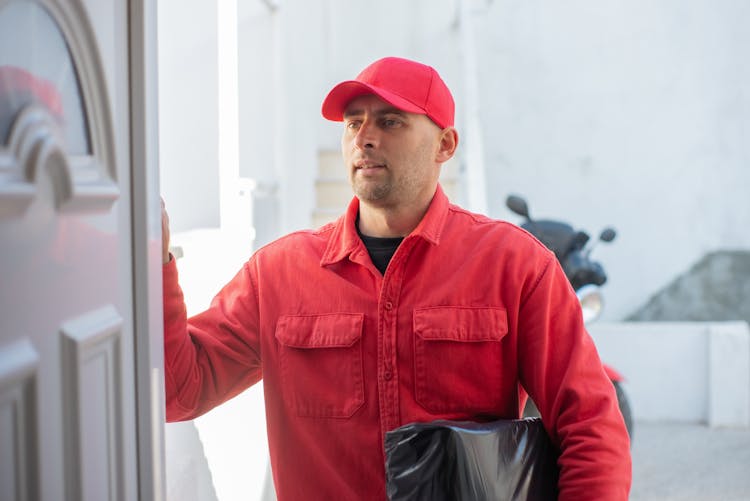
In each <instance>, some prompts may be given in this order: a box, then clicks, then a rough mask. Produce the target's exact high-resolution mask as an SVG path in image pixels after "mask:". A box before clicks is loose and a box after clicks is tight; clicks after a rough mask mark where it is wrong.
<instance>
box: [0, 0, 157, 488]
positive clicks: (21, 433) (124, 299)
mask: <svg viewBox="0 0 750 501" xmlns="http://www.w3.org/2000/svg"><path fill="white" fill-rule="evenodd" d="M131 7H132V6H131V5H129V2H127V1H126V0H86V1H76V0H44V1H39V0H37V1H30V0H0V500H2V501H6V500H8V501H10V500H13V501H19V500H61V499H65V500H69V501H104V500H129V499H137V498H139V497H141V498H151V497H159V495H158V488H154V487H153V486H152V485H151V484H153V483H158V481H154V480H153V478H152V477H154V476H158V473H156V474H154V473H153V471H150V472H146V474H145V477H144V478H146V480H145V482H147V483H149V486H150V487H149V490H150V493H151V495H148V494H146V495H145V496H144V490H143V488H142V484H143V482H144V480H139V476H144V470H143V467H142V466H143V465H142V463H144V462H145V463H147V464H148V465H149V468H150V469H151V470H158V462H159V461H158V458H157V459H156V460H153V457H154V455H153V451H151V450H143V449H144V447H150V445H149V444H151V441H152V439H153V428H154V427H153V426H151V424H152V423H149V421H148V418H146V419H144V415H148V414H149V413H148V412H146V413H145V414H144V408H146V409H147V410H148V409H150V406H155V407H157V408H158V407H159V406H158V403H157V404H154V402H153V399H151V398H150V395H149V394H148V391H151V390H148V388H147V387H148V381H150V380H149V377H151V376H152V374H150V373H151V372H155V371H151V368H150V367H148V363H143V361H141V365H140V366H138V365H137V360H139V358H143V356H144V353H146V354H148V351H144V348H143V347H142V346H139V345H138V343H136V335H135V332H137V331H138V330H139V329H140V327H139V325H140V324H143V322H142V321H140V320H139V317H138V316H136V308H135V306H134V304H138V302H139V299H138V294H136V292H137V291H138V290H139V287H143V286H141V285H138V284H137V283H136V282H138V281H139V280H140V279H139V276H140V277H143V276H144V271H143V270H144V269H145V268H146V266H145V265H144V263H140V262H139V259H141V260H143V259H147V258H145V257H144V256H146V253H143V254H140V253H138V252H137V249H138V246H137V245H136V243H138V242H136V241H137V240H139V241H140V240H143V237H146V239H148V235H146V234H147V233H148V232H147V231H146V230H144V229H141V230H139V229H138V228H140V227H142V226H143V225H142V224H141V222H140V221H138V218H139V214H141V215H142V214H143V213H144V211H143V210H134V200H138V199H139V197H140V195H139V194H138V193H136V192H137V191H138V190H139V189H141V188H142V185H143V183H142V182H141V181H138V179H141V180H142V179H143V178H144V176H143V173H142V172H141V173H135V172H134V169H133V168H132V167H131V165H133V163H132V160H133V158H131V157H136V156H139V155H140V154H141V153H142V152H141V153H139V152H138V149H137V148H135V149H134V146H135V143H134V141H133V138H134V135H137V134H138V133H136V132H133V133H131V126H134V125H139V126H140V125H142V124H138V123H134V119H133V116H134V115H133V106H136V105H138V106H140V105H141V104H142V102H141V101H140V100H139V99H133V96H132V95H131V90H130V89H131V84H130V78H131V77H132V76H133V74H134V73H133V71H132V69H131V60H130V56H131V48H130V46H129V44H131V43H132V42H131V41H130V37H131V32H130V31H129V30H131V29H132V28H131V26H130V24H129V14H130V13H131V12H129V9H130V8H131ZM140 42H142V40H141V41H140ZM136 66H137V65H136ZM133 103H135V104H133ZM136 122H137V120H136ZM131 134H133V135H131ZM134 152H135V153H134ZM146 177H148V176H146ZM131 183H132V184H131ZM139 183H140V184H139ZM141 198H142V197H141ZM151 198H153V197H151ZM156 199H157V201H158V196H157V197H156ZM144 205H147V204H144ZM139 231H141V232H142V233H143V235H140V234H139V233H138V232H139ZM152 233H153V232H152ZM144 242H146V241H145V240H144ZM146 243H147V242H146ZM147 278H148V277H147V276H146V279H147ZM141 281H143V280H141ZM142 336H143V335H142V334H139V337H141V339H146V340H145V341H143V343H145V344H148V343H149V341H147V339H148V338H143V337H142ZM139 367H140V368H139ZM144 374H145V377H144ZM153 381H158V374H157V375H156V377H155V378H154V379H153ZM144 387H145V388H147V392H145V393H144V392H143V391H141V390H142V389H143V388H144ZM139 391H140V393H139ZM152 393H153V394H158V391H156V392H152ZM153 414H154V413H153V412H152V413H151V415H153ZM156 414H158V412H157V413H156ZM144 437H145V438H144ZM139 440H140V442H139ZM139 444H140V447H139ZM156 450H158V447H157V448H156ZM139 458H140V459H139ZM143 458H150V459H146V460H145V461H144V459H143ZM139 470H140V471H139ZM155 493H156V494H155Z"/></svg>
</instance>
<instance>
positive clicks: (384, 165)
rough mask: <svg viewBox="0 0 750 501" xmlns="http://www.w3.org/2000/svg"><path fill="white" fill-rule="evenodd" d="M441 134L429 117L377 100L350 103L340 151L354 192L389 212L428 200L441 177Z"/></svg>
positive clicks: (361, 100)
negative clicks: (392, 209) (391, 209)
mask: <svg viewBox="0 0 750 501" xmlns="http://www.w3.org/2000/svg"><path fill="white" fill-rule="evenodd" d="M440 133H441V130H440V128H439V127H438V126H437V125H435V123H434V122H432V120H430V119H429V118H427V117H426V116H425V115H419V114H414V113H407V112H404V111H401V110H399V109H397V108H394V107H393V106H392V105H390V104H388V103H386V102H385V101H383V100H382V99H380V98H378V97H377V96H374V95H366V96H361V97H358V98H356V99H354V100H352V101H351V102H350V103H349V105H348V106H347V107H346V110H345V111H344V134H343V136H342V138H341V150H342V153H343V156H344V163H345V165H346V167H347V169H348V170H349V180H350V182H351V184H352V188H353V190H354V194H355V195H356V196H357V197H358V198H359V199H360V200H361V201H362V202H363V203H367V204H370V205H373V206H377V207H385V208H401V207H405V206H407V205H408V204H410V203H414V202H415V201H420V202H423V201H424V200H425V199H426V200H430V199H431V198H432V195H433V194H434V192H435V187H436V186H437V182H438V177H439V175H440V163H439V162H438V151H439V148H440Z"/></svg>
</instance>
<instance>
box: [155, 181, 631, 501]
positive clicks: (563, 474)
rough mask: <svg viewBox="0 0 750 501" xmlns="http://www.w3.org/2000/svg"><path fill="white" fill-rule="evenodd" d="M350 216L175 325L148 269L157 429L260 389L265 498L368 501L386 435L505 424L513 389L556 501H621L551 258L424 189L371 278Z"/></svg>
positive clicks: (245, 273)
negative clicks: (545, 441)
mask: <svg viewBox="0 0 750 501" xmlns="http://www.w3.org/2000/svg"><path fill="white" fill-rule="evenodd" d="M358 208H359V204H358V201H357V199H356V198H355V199H354V200H353V201H352V203H351V204H350V206H349V209H348V210H347V212H346V214H345V215H344V216H342V217H341V218H340V219H339V220H338V221H336V222H335V223H332V224H328V225H326V226H324V227H322V228H320V229H318V230H316V231H301V232H297V233H293V234H291V235H288V236H286V237H283V238H281V239H279V240H277V241H275V242H273V243H271V244H269V245H267V246H265V247H263V248H261V249H260V250H258V251H257V252H256V253H255V254H254V255H253V256H252V257H251V258H250V260H249V261H248V262H247V263H246V264H245V265H244V266H243V267H242V269H241V270H240V271H239V273H238V274H237V275H236V276H235V277H234V278H233V279H232V281H231V282H229V284H227V285H226V286H225V287H224V288H223V289H222V290H221V292H219V294H218V295H217V296H216V297H215V298H214V300H213V301H212V303H211V306H210V308H209V309H208V310H207V311H205V312H204V313H201V314H199V315H196V316H194V317H192V318H190V319H186V313H185V306H184V302H183V298H182V292H181V291H180V288H179V286H178V283H177V269H176V267H175V264H174V260H172V261H171V262H170V263H169V264H167V265H165V266H164V327H165V369H166V370H165V372H166V390H167V417H168V419H169V420H170V421H176V420H184V419H191V418H194V417H196V416H199V415H200V414H202V413H204V412H206V411H208V410H210V409H211V408H213V407H215V406H216V405H218V404H220V403H222V402H224V401H226V400H227V399H229V398H231V397H232V396H234V395H237V394H238V393H239V392H241V391H243V390H244V389H246V388H247V387H248V386H250V385H252V384H253V383H256V382H258V381H259V380H261V379H262V380H263V384H264V394H265V400H266V415H267V427H268V437H269V447H270V454H271V465H272V469H273V476H274V483H275V486H276V491H277V495H278V498H279V499H280V500H303V499H304V500H311V499H321V500H333V499H336V500H350V499H351V500H365V499H376V500H383V499H385V497H386V495H385V474H384V462H385V458H384V450H383V439H384V434H385V432H386V431H388V430H391V429H393V428H396V427H398V426H401V425H404V424H407V423H411V422H426V421H432V420H435V419H458V420H480V421H489V420H494V419H501V418H517V417H519V415H520V406H521V405H522V402H521V400H522V398H521V397H519V384H520V385H522V386H523V387H524V388H525V389H526V390H527V391H528V393H529V394H530V395H531V396H532V398H533V399H534V401H535V402H536V404H537V407H538V408H539V410H540V412H541V415H542V416H543V420H544V424H545V427H546V428H547V430H548V432H549V434H550V436H551V438H552V440H553V442H554V443H556V444H557V445H558V446H559V447H560V450H561V455H560V459H559V465H560V468H561V471H560V478H559V484H558V485H559V492H560V499H575V500H586V499H597V500H603V499H606V500H615V499H618V500H619V499H623V500H624V499H627V495H628V491H629V487H630V468H631V465H630V452H629V441H628V437H627V432H626V430H625V426H624V424H623V420H622V417H621V415H620V414H619V411H618V408H617V402H616V397H615V394H614V391H613V387H612V384H611V383H610V382H609V380H608V379H607V377H606V376H605V374H604V371H603V369H602V365H601V362H600V360H599V357H598V355H597V352H596V349H595V347H594V344H593V342H592V340H591V338H590V337H589V335H588V334H587V333H586V331H585V329H584V326H583V323H582V318H581V312H580V310H579V305H578V301H577V299H576V296H575V294H574V292H573V290H572V289H571V287H570V285H569V283H568V281H567V279H566V278H565V276H564V274H563V272H562V270H561V269H560V267H559V266H558V264H557V261H556V260H555V258H554V255H553V254H552V253H551V252H549V251H548V250H547V249H546V248H545V247H544V246H543V245H542V244H540V243H539V242H537V241H536V240H535V239H534V238H533V237H531V236H530V235H529V234H528V233H526V232H525V231H523V230H521V229H519V228H518V227H516V226H515V225H512V224H509V223H506V222H502V221H496V220H492V219H489V218H487V217H484V216H480V215H477V214H472V213H470V212H467V211H465V210H463V209H461V208H459V207H457V206H455V205H451V204H449V202H448V199H447V198H446V196H445V195H444V194H443V191H442V190H441V189H440V187H438V189H437V192H436V195H435V197H434V198H433V201H432V203H431V205H430V208H429V210H428V212H427V213H426V215H425V217H424V218H423V220H422V221H421V223H420V224H419V226H418V227H417V228H416V229H415V230H414V231H413V232H412V233H411V234H410V235H408V236H407V237H406V238H405V239H404V240H403V242H402V243H401V245H400V246H399V248H398V249H397V250H396V253H395V254H394V256H393V258H392V260H391V262H390V264H389V266H388V269H387V270H386V273H385V275H384V276H383V275H381V274H380V272H379V271H378V270H377V269H376V268H375V266H374V265H373V264H372V262H371V261H370V258H369V255H368V253H367V250H366V249H365V247H364V245H363V243H362V241H361V240H360V238H359V237H358V235H357V231H356V228H355V220H356V217H357V213H358ZM248 425H249V426H252V423H249V424H248Z"/></svg>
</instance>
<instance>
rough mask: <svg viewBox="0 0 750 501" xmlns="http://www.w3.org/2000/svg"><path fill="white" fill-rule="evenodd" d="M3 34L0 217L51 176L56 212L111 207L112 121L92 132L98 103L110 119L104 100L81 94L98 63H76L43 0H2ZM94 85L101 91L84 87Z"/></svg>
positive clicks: (24, 202)
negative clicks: (85, 74) (84, 76)
mask: <svg viewBox="0 0 750 501" xmlns="http://www.w3.org/2000/svg"><path fill="white" fill-rule="evenodd" d="M0 34H2V35H0V38H1V39H2V43H0V217H2V216H5V215H8V214H18V213H19V212H22V211H24V210H25V208H26V207H27V206H28V205H29V204H30V203H31V201H32V200H33V198H34V196H35V193H36V187H35V182H36V181H37V179H38V176H40V175H45V174H46V175H50V176H51V177H52V179H53V186H54V190H55V201H54V203H55V205H56V206H57V208H58V209H60V210H67V211H81V210H83V211H88V210H100V209H105V208H109V207H110V206H111V204H112V202H113V201H114V200H115V199H116V198H117V195H118V193H117V189H116V185H115V184H114V183H113V182H112V181H113V179H114V173H113V172H112V171H110V169H108V166H109V165H111V164H112V163H113V162H112V160H111V130H110V129H111V124H110V123H108V122H109V120H99V122H103V124H101V126H100V127H99V128H98V129H93V130H92V128H90V127H89V124H90V123H91V121H90V120H89V118H88V113H87V112H90V111H91V109H90V108H96V109H97V110H98V111H99V112H100V113H99V114H98V115H99V116H103V117H105V118H108V117H109V113H108V112H105V113H101V111H102V108H106V106H107V105H106V98H104V96H103V95H101V93H100V92H90V93H89V94H92V95H90V96H86V94H85V93H84V92H83V91H82V89H83V86H82V83H81V80H82V79H81V77H80V75H81V72H85V71H89V73H90V74H91V75H89V76H91V78H89V79H88V80H89V81H94V82H96V79H97V78H101V76H100V75H101V73H100V72H97V71H96V70H97V69H98V68H96V67H94V68H86V67H85V65H82V67H78V66H77V65H76V58H75V57H73V56H74V52H73V51H72V50H71V46H70V45H69V44H68V43H67V42H66V39H65V36H64V33H63V31H62V30H61V29H60V26H59V25H58V24H57V22H56V21H55V18H54V16H53V15H52V14H51V13H50V12H49V11H48V10H47V8H45V7H44V6H43V5H42V4H40V3H37V2H28V1H2V0H0ZM78 59H81V60H86V61H90V60H93V61H95V60H96V58H91V57H80V58H78ZM93 66H96V65H93ZM97 87H98V88H99V89H104V88H106V86H105V85H103V83H101V82H100V85H96V83H94V84H93V85H89V88H90V89H96V88H97ZM87 98H88V99H87ZM87 101H89V102H87ZM87 105H88V106H87Z"/></svg>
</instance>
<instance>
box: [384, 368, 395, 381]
mask: <svg viewBox="0 0 750 501" xmlns="http://www.w3.org/2000/svg"><path fill="white" fill-rule="evenodd" d="M392 377H393V373H392V372H391V371H388V370H387V371H385V372H384V373H383V379H385V380H386V381H390V380H391V378H392Z"/></svg>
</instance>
